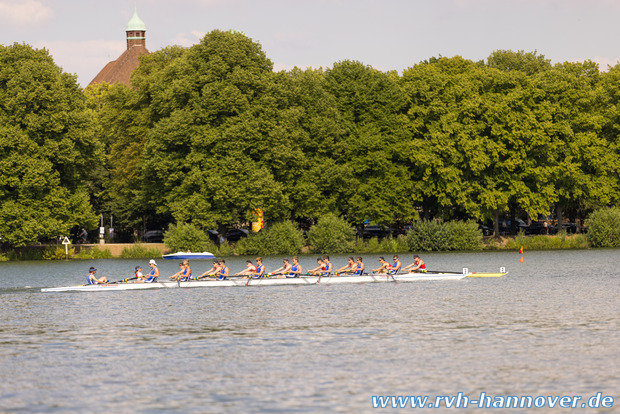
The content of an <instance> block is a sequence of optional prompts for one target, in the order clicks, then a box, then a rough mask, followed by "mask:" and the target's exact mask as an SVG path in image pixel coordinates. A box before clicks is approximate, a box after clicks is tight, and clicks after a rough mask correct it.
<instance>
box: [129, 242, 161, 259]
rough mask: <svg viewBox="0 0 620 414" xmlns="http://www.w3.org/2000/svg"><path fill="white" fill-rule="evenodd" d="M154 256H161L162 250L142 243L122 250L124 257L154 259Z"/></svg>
mask: <svg viewBox="0 0 620 414" xmlns="http://www.w3.org/2000/svg"><path fill="white" fill-rule="evenodd" d="M154 257H161V251H160V250H159V249H156V248H153V247H148V246H145V245H143V244H140V243H136V244H134V245H133V246H131V247H125V248H124V249H123V251H122V252H121V258H122V259H152V258H154Z"/></svg>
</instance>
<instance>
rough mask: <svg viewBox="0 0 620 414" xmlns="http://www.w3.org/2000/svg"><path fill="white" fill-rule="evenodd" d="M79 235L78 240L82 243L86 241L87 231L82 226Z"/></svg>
mask: <svg viewBox="0 0 620 414" xmlns="http://www.w3.org/2000/svg"><path fill="white" fill-rule="evenodd" d="M78 237H79V242H80V243H82V244H84V243H88V232H87V231H86V229H85V228H84V227H82V230H81V231H80V234H79V235H78Z"/></svg>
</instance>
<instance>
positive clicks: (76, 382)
mask: <svg viewBox="0 0 620 414" xmlns="http://www.w3.org/2000/svg"><path fill="white" fill-rule="evenodd" d="M377 257H378V255H366V256H365V257H364V261H365V262H366V265H367V268H368V267H370V268H372V267H375V266H377ZM386 257H390V258H391V255H386ZM401 257H402V258H403V259H404V260H403V262H404V264H409V263H410V262H411V255H401ZM423 258H424V259H425V261H426V263H427V265H428V266H429V268H430V269H438V270H453V271H460V270H461V269H462V268H463V267H467V268H469V269H470V270H471V271H477V272H496V271H498V270H499V268H500V267H501V266H505V267H506V269H507V270H508V271H509V272H510V273H509V275H508V276H506V277H503V278H480V279H474V278H467V279H463V280H460V281H436V282H431V281H428V282H417V283H399V284H394V283H381V284H378V283H374V284H359V285H311V286H275V287H251V286H250V287H230V288H203V289H161V290H153V291H123V292H105V293H104V292H94V293H93V292H80V293H41V292H40V288H41V287H53V286H63V285H72V284H79V283H83V281H84V280H85V277H86V275H87V269H88V267H89V266H91V265H94V266H95V267H97V268H98V269H99V270H98V272H97V275H98V276H102V275H106V276H108V278H109V279H110V280H117V279H122V278H123V277H127V276H131V274H132V271H133V268H134V266H136V265H137V264H141V265H143V266H144V267H145V268H146V267H147V266H146V262H147V261H146V260H142V261H140V260H97V261H71V262H47V261H45V262H10V263H0V412H44V413H48V412H79V413H82V412H94V413H112V412H114V413H123V412H127V413H128V412H144V413H157V412H184V413H185V412H190V413H192V412H194V413H204V412H209V413H231V412H244V413H254V412H279V413H291V412H299V413H317V412H346V413H360V412H377V411H379V412H381V411H383V412H385V411H390V412H391V411H394V410H393V409H388V408H386V409H374V408H373V406H372V397H373V396H385V395H391V396H399V395H403V396H412V395H415V396H424V395H428V396H429V397H432V398H433V399H434V398H435V396H438V395H442V396H451V395H456V394H457V393H459V392H462V393H463V394H464V395H465V396H468V397H469V398H471V399H475V398H477V397H478V396H479V395H480V393H481V392H485V393H486V394H487V395H491V396H507V395H517V396H522V395H529V396H555V395H557V396H572V395H577V396H583V398H584V400H587V398H589V397H591V396H594V395H596V393H597V392H602V394H603V395H604V396H612V397H613V398H615V399H617V398H618V397H620V392H619V388H620V387H619V385H620V369H619V367H620V351H619V349H620V306H619V300H618V294H619V292H620V271H619V265H618V262H619V259H620V251H619V250H591V251H560V252H525V254H524V259H525V261H524V262H523V263H521V262H519V258H520V255H519V254H517V253H516V252H497V253H496V252H493V253H488V252H485V253H458V254H425V255H423ZM332 259H333V260H332V261H333V262H334V263H335V266H336V267H340V266H343V265H344V264H345V262H346V257H344V256H342V257H335V258H332ZM244 260H245V258H230V259H228V260H227V262H228V264H229V266H230V268H231V270H232V271H233V272H234V271H239V270H242V269H243V268H244ZM265 263H266V266H267V269H268V270H269V269H272V270H273V269H274V268H275V267H278V266H280V264H281V260H280V258H268V259H267V260H266V261H265ZM159 264H160V269H161V273H162V275H163V276H165V275H169V274H172V273H174V272H175V271H176V270H177V268H178V263H177V262H170V261H164V260H160V263H159ZM302 264H303V265H304V268H305V269H308V268H309V267H314V264H315V260H314V258H313V257H303V258H302ZM208 267H210V261H194V262H192V269H193V271H194V274H196V273H198V274H200V273H202V272H203V271H204V270H206V269H207V268H208ZM390 407H391V405H390ZM619 407H620V400H618V401H615V402H614V404H613V407H612V408H609V409H607V410H602V411H605V412H620V408H619ZM444 410H445V408H444ZM555 410H557V408H555V409H550V408H549V407H545V408H542V409H538V410H536V411H537V412H545V411H555ZM402 411H418V412H424V411H429V412H442V410H439V411H437V410H428V409H426V410H419V409H417V410H414V409H411V408H410V407H409V408H408V409H406V410H402ZM450 411H455V412H483V411H488V409H487V410H483V409H479V408H478V407H475V406H469V407H468V408H462V409H451V410H450ZM496 411H497V410H496ZM500 411H503V410H500ZM506 411H511V412H515V410H506ZM516 411H519V410H516ZM529 411H532V410H527V409H523V410H521V412H529ZM563 411H564V412H566V411H567V410H566V409H563ZM568 411H571V412H583V411H588V410H584V409H581V408H579V409H575V410H568ZM599 411H601V409H598V410H596V409H593V410H591V411H590V412H599Z"/></svg>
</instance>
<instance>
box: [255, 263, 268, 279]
mask: <svg viewBox="0 0 620 414" xmlns="http://www.w3.org/2000/svg"><path fill="white" fill-rule="evenodd" d="M264 269H265V265H260V266H258V267H257V268H256V273H255V274H254V276H252V279H260V278H261V277H263V276H262V272H263V270H264Z"/></svg>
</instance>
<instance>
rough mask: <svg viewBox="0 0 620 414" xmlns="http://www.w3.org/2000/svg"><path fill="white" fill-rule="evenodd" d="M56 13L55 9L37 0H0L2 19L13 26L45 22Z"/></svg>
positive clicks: (0, 15) (0, 17)
mask: <svg viewBox="0 0 620 414" xmlns="http://www.w3.org/2000/svg"><path fill="white" fill-rule="evenodd" d="M54 14H55V13H54V10H52V9H51V8H50V7H48V6H46V5H44V4H43V3H41V2H40V1H36V0H16V1H10V0H9V1H6V0H5V1H0V19H1V20H2V21H5V22H7V23H9V24H11V25H13V26H19V25H24V24H33V23H40V22H44V21H46V20H49V19H51V18H52V17H54Z"/></svg>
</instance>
